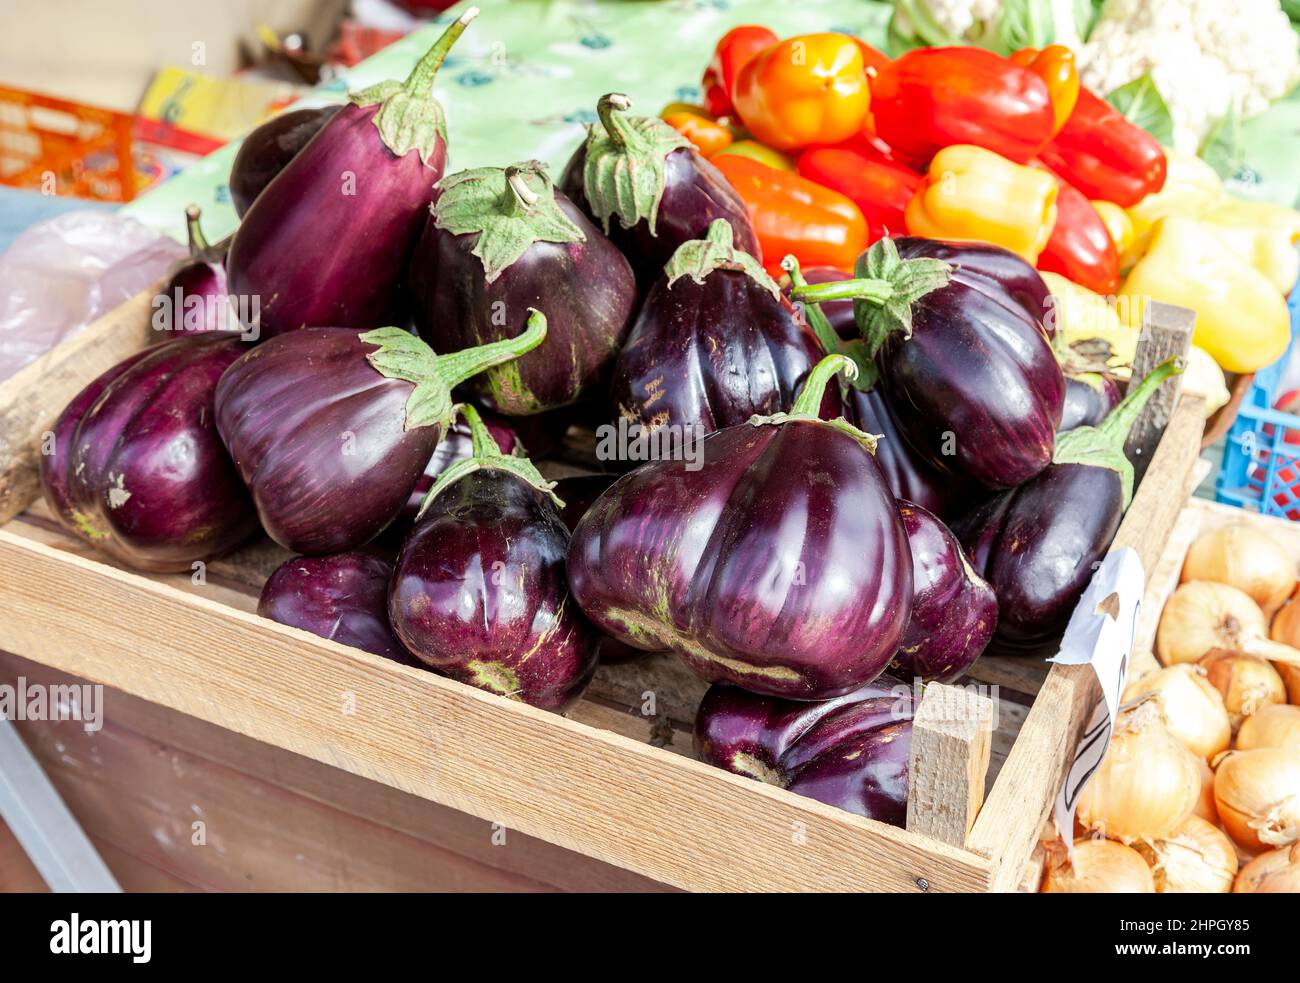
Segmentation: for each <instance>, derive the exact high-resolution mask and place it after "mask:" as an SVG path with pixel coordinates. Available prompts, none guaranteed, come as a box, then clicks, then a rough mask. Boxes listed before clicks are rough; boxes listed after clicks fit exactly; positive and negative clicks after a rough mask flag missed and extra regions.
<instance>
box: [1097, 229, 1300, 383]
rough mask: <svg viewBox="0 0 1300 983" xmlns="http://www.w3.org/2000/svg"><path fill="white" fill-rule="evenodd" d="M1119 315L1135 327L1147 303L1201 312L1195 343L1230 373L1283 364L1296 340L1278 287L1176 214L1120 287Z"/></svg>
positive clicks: (1211, 235)
mask: <svg viewBox="0 0 1300 983" xmlns="http://www.w3.org/2000/svg"><path fill="white" fill-rule="evenodd" d="M1120 293H1121V295H1122V298H1121V299H1122V300H1126V301H1127V303H1123V304H1121V305H1120V314H1121V316H1122V317H1123V318H1124V319H1125V320H1126V321H1127V323H1128V325H1129V326H1130V327H1132V328H1138V327H1140V326H1141V323H1142V314H1143V311H1144V309H1145V307H1146V304H1147V303H1148V302H1149V301H1152V300H1157V301H1162V302H1163V303H1166V304H1179V305H1181V306H1183V307H1190V308H1191V309H1192V310H1194V311H1195V312H1196V327H1195V331H1194V333H1193V335H1192V340H1193V341H1194V342H1195V343H1196V344H1197V345H1199V346H1200V347H1201V348H1204V349H1205V350H1206V351H1207V352H1209V353H1210V355H1212V356H1213V357H1214V360H1215V361H1216V362H1218V363H1219V365H1220V366H1221V367H1222V368H1224V369H1226V370H1227V371H1229V372H1254V371H1256V370H1257V369H1262V368H1263V367H1264V366H1266V365H1269V364H1271V363H1272V362H1275V361H1277V360H1278V359H1279V358H1280V357H1281V356H1282V353H1283V352H1285V351H1286V348H1287V345H1288V343H1289V342H1290V340H1291V324H1290V318H1289V317H1288V314H1287V307H1286V301H1285V300H1283V298H1282V294H1281V293H1279V292H1278V290H1277V288H1276V287H1275V286H1274V285H1273V283H1272V281H1270V280H1269V279H1268V277H1266V276H1264V274H1263V273H1261V272H1259V270H1257V269H1255V267H1253V266H1252V265H1250V263H1249V262H1248V261H1247V260H1246V259H1244V258H1243V257H1242V256H1241V255H1240V254H1239V252H1238V251H1237V250H1236V249H1234V248H1232V247H1231V246H1230V245H1229V244H1228V243H1227V242H1225V240H1224V239H1223V238H1222V237H1221V236H1220V235H1219V233H1218V232H1217V231H1215V228H1214V226H1212V225H1209V224H1207V223H1204V222H1199V221H1197V220H1195V219H1190V218H1184V217H1182V216H1179V215H1170V216H1169V217H1167V218H1163V219H1161V220H1160V221H1158V222H1157V223H1156V224H1155V225H1154V227H1153V228H1152V230H1151V241H1150V246H1149V247H1148V249H1147V251H1146V255H1144V256H1143V257H1142V259H1141V260H1139V261H1138V264H1137V265H1136V266H1135V267H1133V270H1132V272H1130V273H1129V275H1128V277H1126V278H1125V280H1124V283H1123V284H1122V285H1121V287H1120Z"/></svg>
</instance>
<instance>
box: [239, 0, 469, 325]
mask: <svg viewBox="0 0 1300 983" xmlns="http://www.w3.org/2000/svg"><path fill="white" fill-rule="evenodd" d="M476 13H477V10H475V9H474V8H471V9H470V11H467V12H466V13H465V15H464V16H462V17H461V19H460V20H458V21H456V22H455V23H454V24H452V25H451V27H449V28H448V29H447V31H446V33H444V34H443V35H442V37H440V38H439V39H438V40H437V42H436V43H435V44H434V45H433V47H432V48H431V49H429V52H428V53H427V54H426V55H425V56H424V58H422V59H421V60H420V62H419V64H417V65H416V66H415V68H414V69H413V70H412V71H411V74H410V76H409V77H408V78H407V80H406V82H405V83H398V82H381V83H379V84H378V85H375V86H372V87H371V88H368V89H365V90H363V91H361V92H358V93H355V94H354V95H353V96H352V97H351V101H350V103H349V104H348V105H347V106H345V107H344V108H343V109H341V110H340V111H339V112H338V113H337V114H335V115H334V116H333V117H332V118H331V119H330V120H329V122H327V123H326V124H325V126H324V127H323V128H322V129H321V131H320V132H319V133H317V134H316V136H315V137H314V138H313V139H312V141H311V142H310V143H309V144H307V146H306V147H304V148H303V149H302V150H301V151H300V152H299V153H298V155H297V156H296V157H294V158H293V159H292V160H291V161H289V163H288V164H286V165H285V167H284V170H282V171H281V172H280V173H279V174H278V175H277V176H276V177H275V179H274V180H272V181H271V183H270V184H269V185H267V186H266V189H265V190H264V191H263V192H262V193H261V194H260V195H258V196H257V199H256V200H255V201H254V202H253V204H252V207H250V208H249V209H248V214H246V215H245V216H244V220H243V223H242V224H241V225H240V226H239V229H238V231H236V233H235V237H234V241H233V242H232V243H231V245H230V257H229V259H228V261H227V269H228V270H229V272H230V291H231V294H232V296H233V297H234V298H235V300H236V302H237V305H238V308H239V316H240V319H241V321H243V323H244V325H245V327H246V329H247V330H248V332H249V333H250V334H260V335H261V336H262V337H274V336H275V335H279V334H283V333H285V332H286V331H295V330H297V329H299V328H302V327H324V326H340V327H349V328H365V329H369V328H378V327H380V326H382V325H385V324H392V323H394V321H395V320H397V318H396V314H397V311H398V308H399V307H400V301H401V298H402V295H403V289H402V286H403V278H404V276H405V271H406V268H407V265H408V264H409V262H410V258H411V253H412V251H413V250H414V248H415V243H416V240H417V239H418V238H419V235H420V229H421V227H422V226H423V224H424V219H425V215H426V210H427V209H428V206H429V204H430V202H432V201H433V198H434V188H433V186H434V184H435V183H437V181H438V180H439V179H440V178H441V177H442V172H443V167H444V165H445V164H446V160H447V141H446V126H445V123H444V120H443V113H442V108H441V106H439V104H438V101H437V100H436V99H435V98H434V97H433V95H432V93H431V90H432V86H433V78H434V75H435V74H436V73H437V71H438V68H439V67H440V66H441V64H442V62H443V59H444V58H445V57H446V55H447V52H448V50H449V49H450V48H451V46H452V44H453V43H454V42H455V40H456V39H457V38H458V37H459V36H460V35H461V33H463V32H464V30H465V25H466V24H467V23H468V22H469V20H471V19H472V18H473V16H474V15H475V14H476Z"/></svg>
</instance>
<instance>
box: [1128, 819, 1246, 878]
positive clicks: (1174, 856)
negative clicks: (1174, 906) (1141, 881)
mask: <svg viewBox="0 0 1300 983" xmlns="http://www.w3.org/2000/svg"><path fill="white" fill-rule="evenodd" d="M1137 850H1138V852H1139V853H1141V855H1142V856H1143V857H1144V858H1145V859H1146V861H1147V863H1149V864H1150V865H1151V873H1152V875H1153V876H1154V878H1155V884H1156V891H1157V892H1159V893H1160V894H1227V893H1228V892H1229V891H1231V890H1232V882H1233V879H1234V878H1235V877H1236V876H1237V851H1236V848H1235V847H1233V845H1232V841H1231V840H1230V839H1228V838H1227V837H1226V836H1224V835H1223V832H1222V831H1221V830H1220V829H1219V828H1218V827H1217V826H1215V825H1214V824H1213V823H1208V822H1206V821H1205V820H1204V819H1202V818H1200V817H1199V816H1188V817H1187V818H1186V819H1184V820H1183V821H1182V822H1181V823H1179V824H1178V828H1177V829H1175V830H1174V831H1173V832H1172V833H1170V834H1169V835H1168V836H1166V837H1163V838H1161V839H1156V840H1152V841H1151V842H1150V843H1139V844H1138V845H1137Z"/></svg>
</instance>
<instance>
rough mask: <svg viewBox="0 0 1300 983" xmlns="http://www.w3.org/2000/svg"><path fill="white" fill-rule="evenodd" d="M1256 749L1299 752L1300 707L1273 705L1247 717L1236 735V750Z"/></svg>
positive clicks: (1284, 704)
mask: <svg viewBox="0 0 1300 983" xmlns="http://www.w3.org/2000/svg"><path fill="white" fill-rule="evenodd" d="M1258 747H1277V748H1282V749H1284V750H1287V751H1297V752H1300V707H1293V706H1291V705H1290V704H1287V703H1275V704H1272V705H1270V706H1266V707H1264V708H1263V709H1261V710H1260V711H1259V712H1258V713H1256V714H1255V715H1254V716H1251V717H1247V718H1246V719H1245V721H1243V723H1242V725H1241V731H1240V732H1239V733H1238V734H1237V750H1239V751H1251V750H1253V749H1255V748H1258Z"/></svg>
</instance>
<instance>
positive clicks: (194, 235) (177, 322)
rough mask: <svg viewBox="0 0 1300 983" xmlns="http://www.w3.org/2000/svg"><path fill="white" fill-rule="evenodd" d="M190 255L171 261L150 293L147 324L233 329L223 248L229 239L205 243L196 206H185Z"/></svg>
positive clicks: (186, 328) (176, 329) (235, 324)
mask: <svg viewBox="0 0 1300 983" xmlns="http://www.w3.org/2000/svg"><path fill="white" fill-rule="evenodd" d="M185 225H186V232H187V234H188V238H189V250H190V254H189V256H187V257H186V258H185V259H182V260H180V261H179V262H177V263H175V264H174V265H173V266H172V268H171V271H170V275H169V277H168V279H167V282H166V283H165V284H164V285H163V288H162V289H161V290H160V291H158V293H157V294H155V295H154V299H153V316H152V318H151V325H152V327H153V329H154V330H155V331H170V332H178V333H185V334H200V333H202V332H204V331H224V330H229V329H234V328H237V327H238V326H239V325H238V322H237V321H235V319H234V318H233V317H230V316H229V313H230V309H231V308H230V306H229V300H228V296H229V293H230V283H229V278H228V277H227V276H226V251H227V249H228V248H229V246H230V240H229V239H226V240H224V241H222V242H218V243H216V244H213V245H209V244H208V241H207V239H206V238H205V237H204V235H203V228H202V225H201V223H200V211H199V206H198V205H190V206H189V207H187V208H186V209H185Z"/></svg>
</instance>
